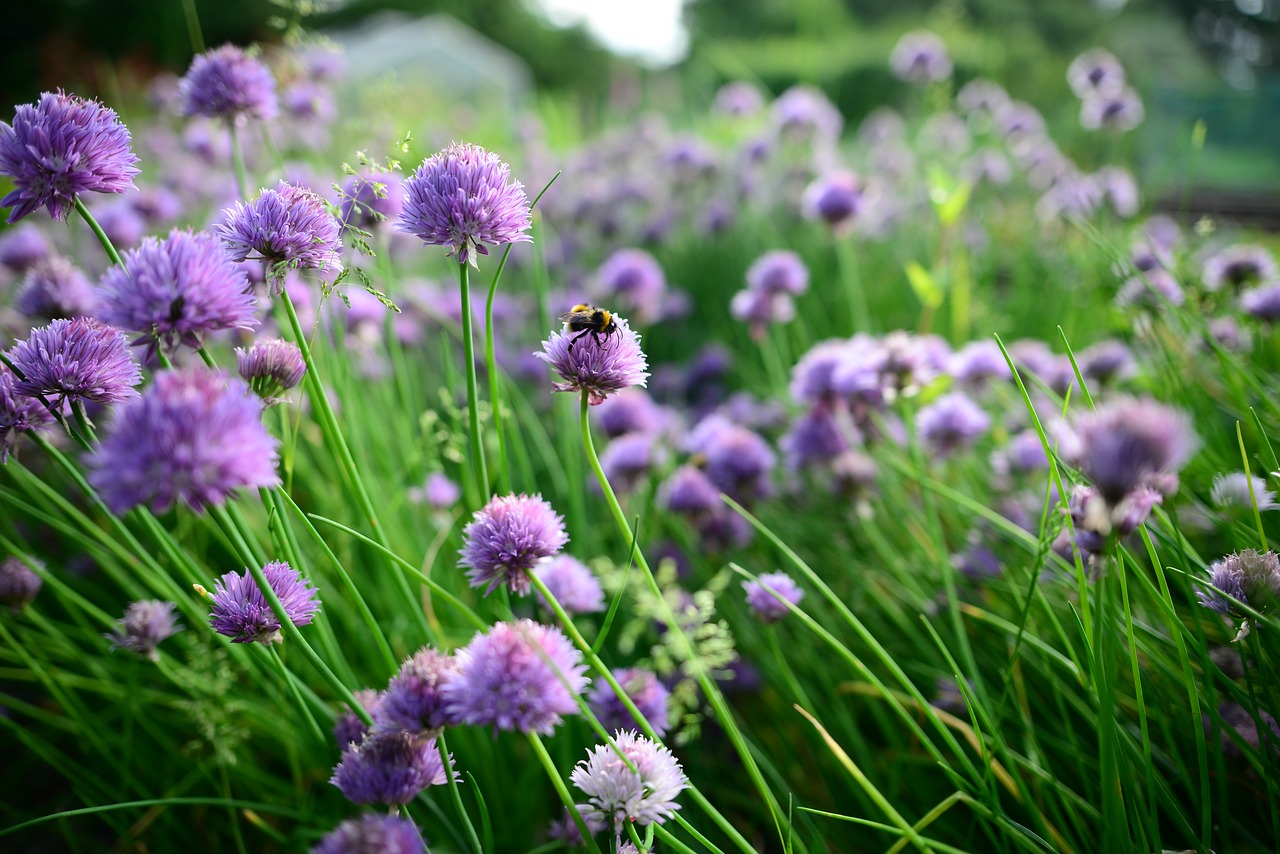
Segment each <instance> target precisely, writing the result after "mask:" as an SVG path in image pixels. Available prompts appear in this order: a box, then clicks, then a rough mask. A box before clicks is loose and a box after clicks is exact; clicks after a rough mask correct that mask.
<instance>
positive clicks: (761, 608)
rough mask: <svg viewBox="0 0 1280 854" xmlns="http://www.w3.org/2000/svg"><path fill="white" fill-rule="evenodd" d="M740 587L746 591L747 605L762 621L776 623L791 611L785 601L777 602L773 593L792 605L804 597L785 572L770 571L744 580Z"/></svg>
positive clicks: (802, 592)
mask: <svg viewBox="0 0 1280 854" xmlns="http://www.w3.org/2000/svg"><path fill="white" fill-rule="evenodd" d="M742 589H743V590H745V591H746V592H747V605H748V606H750V608H751V610H752V612H753V613H754V614H755V615H756V619H758V620H759V621H760V622H762V623H776V622H778V621H779V620H781V619H782V618H783V617H785V616H787V614H789V613H791V609H790V608H788V607H787V606H786V603H784V602H779V601H778V599H777V598H776V597H775V596H774V593H776V594H777V595H778V596H781V597H782V598H783V599H785V600H786V601H787V602H790V603H791V604H792V605H799V604H800V600H801V599H803V598H804V591H803V590H801V589H800V586H799V585H797V584H796V583H795V581H793V580H792V578H791V576H789V575H787V574H786V573H785V572H770V573H766V574H765V575H761V576H758V577H757V578H756V580H755V581H744V582H742ZM770 591H773V592H772V593H771V592H770Z"/></svg>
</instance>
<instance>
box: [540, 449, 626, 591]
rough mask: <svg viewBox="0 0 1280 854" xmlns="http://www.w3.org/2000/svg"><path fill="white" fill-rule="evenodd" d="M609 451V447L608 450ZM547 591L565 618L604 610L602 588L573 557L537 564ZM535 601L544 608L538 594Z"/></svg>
mask: <svg viewBox="0 0 1280 854" xmlns="http://www.w3.org/2000/svg"><path fill="white" fill-rule="evenodd" d="M611 447H612V446H611ZM534 571H535V573H536V575H537V576H538V578H539V579H540V580H541V581H542V583H543V584H545V585H546V586H547V590H548V591H549V592H550V593H551V595H552V596H554V597H555V600H556V601H557V602H559V603H560V607H562V608H564V610H565V612H566V613H569V614H594V613H597V612H599V611H603V610H604V588H603V587H601V586H600V580H599V579H597V578H596V576H595V573H593V572H592V571H591V570H590V569H589V568H588V567H587V565H586V564H584V563H583V562H582V561H580V560H578V559H577V558H576V557H573V556H572V555H567V554H559V555H556V556H555V557H553V558H550V559H548V560H546V561H543V562H541V563H539V564H538V566H537V568H536V569H535V570H534ZM537 595H538V601H539V602H541V603H542V605H543V606H545V607H550V603H548V602H545V601H543V597H542V592H541V591H537Z"/></svg>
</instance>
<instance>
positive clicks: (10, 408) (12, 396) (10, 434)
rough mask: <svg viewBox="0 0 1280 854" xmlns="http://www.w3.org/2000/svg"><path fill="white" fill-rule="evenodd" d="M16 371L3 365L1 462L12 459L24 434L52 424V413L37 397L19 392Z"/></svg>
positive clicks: (0, 380)
mask: <svg viewBox="0 0 1280 854" xmlns="http://www.w3.org/2000/svg"><path fill="white" fill-rule="evenodd" d="M16 385H17V378H16V377H15V376H14V375H13V371H11V370H9V368H8V367H6V366H5V365H3V364H0V464H3V463H7V462H8V461H9V454H11V453H13V451H14V449H15V448H16V447H17V444H18V437H19V436H21V435H22V434H23V433H30V432H32V431H33V430H39V429H41V428H43V427H47V426H49V425H50V424H52V423H53V420H54V419H53V413H51V412H50V411H49V409H48V408H47V407H46V406H45V405H44V404H43V403H41V402H40V401H39V400H38V399H36V398H34V397H29V396H28V395H25V394H22V393H20V392H19V391H18V390H17V388H16Z"/></svg>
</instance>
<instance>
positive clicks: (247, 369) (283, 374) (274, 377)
mask: <svg viewBox="0 0 1280 854" xmlns="http://www.w3.org/2000/svg"><path fill="white" fill-rule="evenodd" d="M236 370H237V372H238V373H239V374H240V377H241V379H243V380H244V381H245V382H247V383H248V384H249V388H251V389H253V393H254V394H256V395H257V396H258V397H260V398H262V400H263V402H264V403H266V404H267V405H268V406H270V405H272V404H274V403H279V402H280V395H282V394H284V393H285V392H286V391H288V390H289V389H291V388H294V387H296V386H297V385H298V383H300V382H302V378H303V376H305V375H306V373H307V365H306V362H304V361H303V359H302V351H301V350H300V349H298V345H297V344H294V343H293V342H292V341H285V340H283V339H281V338H259V339H258V340H257V341H254V342H253V346H252V347H250V348H249V349H248V350H246V349H244V348H243V347H237V348H236Z"/></svg>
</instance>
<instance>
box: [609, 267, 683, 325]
mask: <svg viewBox="0 0 1280 854" xmlns="http://www.w3.org/2000/svg"><path fill="white" fill-rule="evenodd" d="M596 288H597V289H598V291H599V294H600V298H601V299H602V300H604V301H608V302H613V301H617V302H618V303H620V304H621V305H623V306H624V307H625V308H627V309H631V310H632V311H635V312H636V313H637V314H639V316H640V317H641V319H642V320H644V321H647V322H652V321H654V320H656V319H657V318H658V316H659V314H660V313H661V312H660V310H661V306H662V300H663V296H664V295H665V293H666V290H667V279H666V276H665V275H664V274H663V272H662V267H661V265H659V264H658V262H657V260H656V259H655V258H654V257H653V256H652V255H650V254H649V253H648V252H645V251H644V250H643V249H619V250H618V251H616V252H614V253H613V254H612V255H610V256H609V257H608V258H606V259H605V261H604V263H603V264H601V265H600V269H599V270H597V271H596Z"/></svg>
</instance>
